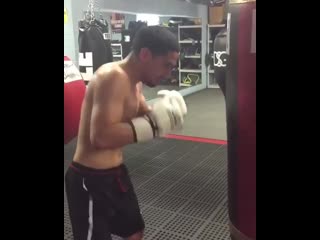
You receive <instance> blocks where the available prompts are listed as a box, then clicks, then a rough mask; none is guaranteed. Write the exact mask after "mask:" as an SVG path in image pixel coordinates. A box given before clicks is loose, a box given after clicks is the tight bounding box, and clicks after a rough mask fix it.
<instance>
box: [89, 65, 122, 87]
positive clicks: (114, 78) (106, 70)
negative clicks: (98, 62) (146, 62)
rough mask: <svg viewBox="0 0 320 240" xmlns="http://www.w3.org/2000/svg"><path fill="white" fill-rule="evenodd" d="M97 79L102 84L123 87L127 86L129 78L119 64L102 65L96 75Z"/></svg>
mask: <svg viewBox="0 0 320 240" xmlns="http://www.w3.org/2000/svg"><path fill="white" fill-rule="evenodd" d="M95 78H96V80H97V81H99V82H100V83H102V84H108V85H118V84H119V85H123V84H126V82H127V81H126V80H127V76H126V73H125V72H124V71H123V69H122V68H121V67H119V65H117V64H105V65H102V66H101V67H100V68H99V69H98V70H97V71H96V73H95Z"/></svg>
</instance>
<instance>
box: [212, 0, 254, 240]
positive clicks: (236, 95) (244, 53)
mask: <svg viewBox="0 0 320 240" xmlns="http://www.w3.org/2000/svg"><path fill="white" fill-rule="evenodd" d="M227 8H228V22H227V38H226V45H227V47H226V54H227V67H226V81H225V83H226V84H225V90H224V91H225V98H226V112H227V135H228V210H229V226H230V234H231V239H232V240H255V239H256V38H255V36H256V32H255V30H256V20H255V15H256V1H255V0H229V5H228V6H227ZM218 82H219V81H218ZM222 85H223V84H222Z"/></svg>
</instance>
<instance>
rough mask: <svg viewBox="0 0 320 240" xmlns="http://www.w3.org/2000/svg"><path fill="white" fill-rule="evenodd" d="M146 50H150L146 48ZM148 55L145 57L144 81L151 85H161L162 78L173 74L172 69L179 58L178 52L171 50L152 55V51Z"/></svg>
mask: <svg viewBox="0 0 320 240" xmlns="http://www.w3.org/2000/svg"><path fill="white" fill-rule="evenodd" d="M146 51H149V50H148V49H146ZM147 55H148V57H147V58H145V59H144V60H145V61H143V64H144V66H145V68H144V70H145V71H144V77H143V79H142V82H143V83H144V84H146V85H147V86H149V87H155V86H157V85H159V83H160V81H161V80H164V79H167V78H169V77H170V76H171V72H172V70H173V69H174V68H175V67H176V65H177V61H178V58H179V53H178V52H169V53H168V54H167V55H163V56H152V54H151V52H150V51H149V53H147Z"/></svg>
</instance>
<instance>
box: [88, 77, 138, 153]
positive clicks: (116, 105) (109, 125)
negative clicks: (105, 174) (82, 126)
mask: <svg viewBox="0 0 320 240" xmlns="http://www.w3.org/2000/svg"><path fill="white" fill-rule="evenodd" d="M103 75H107V74H103ZM103 75H101V74H100V75H96V76H95V77H96V78H97V79H96V82H95V83H96V86H95V89H94V93H93V107H92V114H91V126H90V140H91V143H92V145H94V146H95V147H97V148H110V149H112V148H119V147H123V146H125V145H128V144H131V143H134V133H133V129H132V127H131V125H130V124H129V123H123V122H121V120H122V117H123V111H124V109H123V107H124V95H123V94H122V92H123V91H124V89H125V88H126V86H125V84H124V83H123V82H122V81H121V80H120V79H119V81H114V79H117V78H118V76H117V73H110V74H108V76H103ZM99 78H102V79H99Z"/></svg>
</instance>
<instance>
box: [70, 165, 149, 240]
mask: <svg viewBox="0 0 320 240" xmlns="http://www.w3.org/2000/svg"><path fill="white" fill-rule="evenodd" d="M65 184H66V194H67V200H68V205H69V215H70V220H71V225H72V232H73V236H74V240H88V239H94V240H111V239H112V238H111V234H115V235H118V236H121V237H123V238H126V237H129V236H131V235H132V234H134V233H136V232H139V231H143V229H144V227H145V225H144V221H143V218H142V215H141V212H140V208H139V205H138V200H137V197H136V194H135V192H134V189H133V185H132V183H131V180H130V177H129V174H128V170H127V168H126V167H125V165H123V164H122V165H121V166H119V167H116V168H112V169H106V170H100V169H99V170H97V169H92V168H88V167H85V166H83V165H80V164H78V163H76V162H72V163H71V165H70V166H69V169H68V170H67V173H66V176H65Z"/></svg>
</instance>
